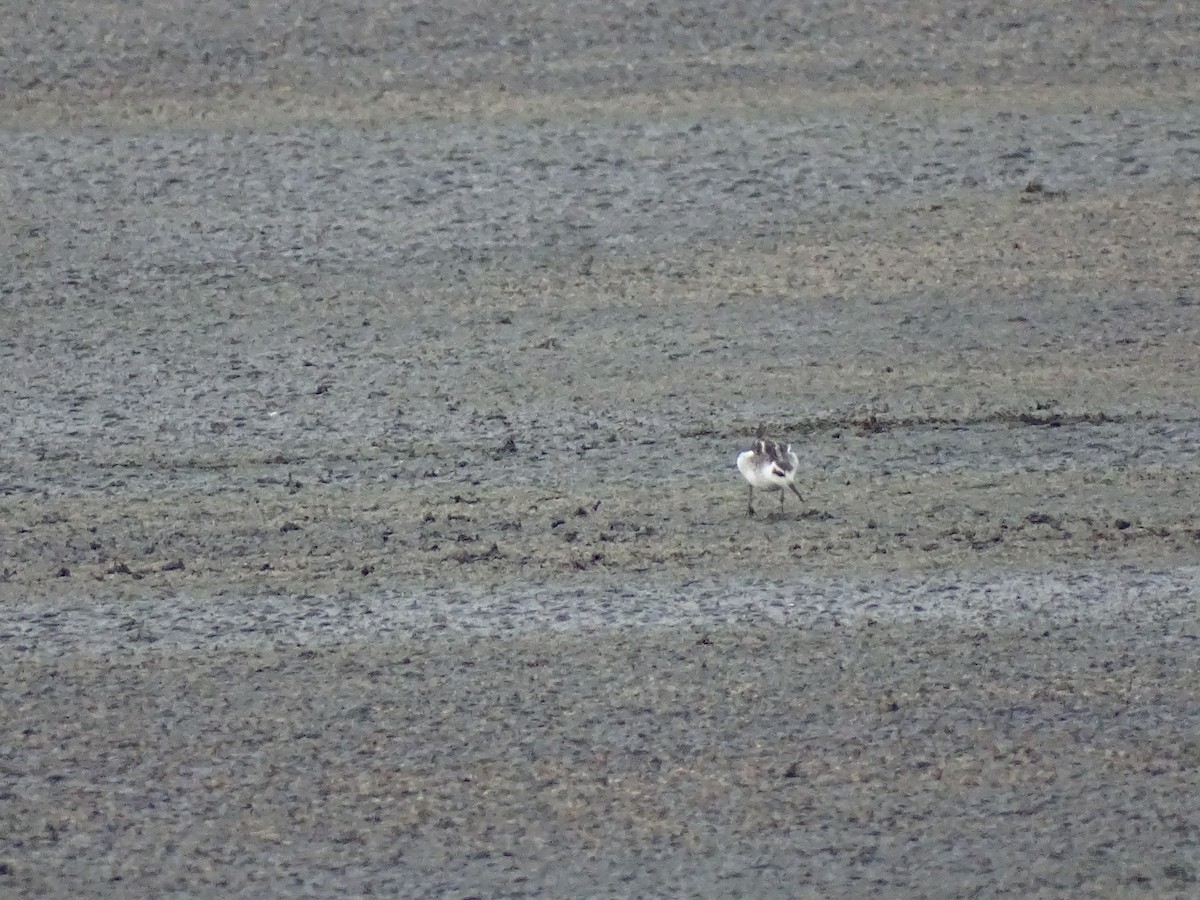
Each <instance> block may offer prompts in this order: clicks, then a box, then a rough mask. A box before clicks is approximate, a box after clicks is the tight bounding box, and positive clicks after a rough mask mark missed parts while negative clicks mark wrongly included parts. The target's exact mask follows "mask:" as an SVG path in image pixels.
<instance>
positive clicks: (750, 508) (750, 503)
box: [746, 485, 754, 516]
mask: <svg viewBox="0 0 1200 900" xmlns="http://www.w3.org/2000/svg"><path fill="white" fill-rule="evenodd" d="M749 487H750V499H749V500H747V501H746V515H748V516H752V515H754V485H750V486H749Z"/></svg>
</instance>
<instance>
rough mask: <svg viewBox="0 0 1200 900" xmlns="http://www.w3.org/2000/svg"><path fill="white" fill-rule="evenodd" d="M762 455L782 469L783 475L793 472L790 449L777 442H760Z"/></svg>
mask: <svg viewBox="0 0 1200 900" xmlns="http://www.w3.org/2000/svg"><path fill="white" fill-rule="evenodd" d="M760 446H761V448H762V449H761V452H762V454H763V455H764V456H765V457H766V458H767V459H769V460H770V461H771V462H772V463H774V464H775V467H776V468H778V469H781V470H782V471H781V472H780V474H781V475H784V474H787V473H788V472H790V471H792V460H791V458H790V457H789V456H788V448H787V447H786V446H784V445H783V444H780V443H778V442H777V441H760Z"/></svg>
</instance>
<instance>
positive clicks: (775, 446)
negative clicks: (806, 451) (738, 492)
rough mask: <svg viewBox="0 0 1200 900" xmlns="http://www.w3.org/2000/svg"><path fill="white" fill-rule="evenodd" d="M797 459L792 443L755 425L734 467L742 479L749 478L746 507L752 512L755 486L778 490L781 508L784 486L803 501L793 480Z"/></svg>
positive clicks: (780, 506)
mask: <svg viewBox="0 0 1200 900" xmlns="http://www.w3.org/2000/svg"><path fill="white" fill-rule="evenodd" d="M799 464H800V460H799V459H798V458H797V457H796V454H795V453H794V452H793V451H792V445H791V444H781V443H779V442H778V441H773V440H771V439H770V438H768V437H767V436H766V431H765V429H764V428H763V426H761V425H760V426H759V427H758V439H757V440H756V441H755V442H754V447H753V448H751V449H750V450H743V451H742V452H741V453H739V454H738V458H737V467H738V471H739V472H741V473H742V475H743V476H744V477H745V479H746V480H747V481H748V482H750V500H749V503H748V505H747V510H748V512H749V514H750V515H754V489H755V488H758V489H759V490H763V491H779V508H780V509H781V510H782V509H783V489H784V488H789V489H791V492H792V493H793V494H795V495H796V497H798V498H799V500H800V502H802V503H803V502H804V498H803V497H801V496H800V492H799V491H798V490H796V485H795V484H793V483H792V482H794V481H795V480H796V466H798V465H799Z"/></svg>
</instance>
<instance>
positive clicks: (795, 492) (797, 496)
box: [779, 484, 804, 503]
mask: <svg viewBox="0 0 1200 900" xmlns="http://www.w3.org/2000/svg"><path fill="white" fill-rule="evenodd" d="M788 487H790V488H791V489H792V493H793V494H795V495H796V499H797V500H799V501H800V502H801V503H803V502H804V498H803V497H801V496H800V492H799V491H798V490H796V486H795V485H794V484H789V485H788ZM779 499H780V500H782V499H783V491H780V492H779Z"/></svg>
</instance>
